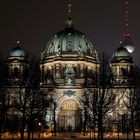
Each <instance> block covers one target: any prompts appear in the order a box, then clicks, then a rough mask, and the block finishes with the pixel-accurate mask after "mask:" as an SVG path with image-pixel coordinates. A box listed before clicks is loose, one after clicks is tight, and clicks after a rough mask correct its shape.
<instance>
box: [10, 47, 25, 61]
mask: <svg viewBox="0 0 140 140" xmlns="http://www.w3.org/2000/svg"><path fill="white" fill-rule="evenodd" d="M25 57H26V53H25V51H24V50H23V49H22V48H21V47H19V46H17V47H15V48H13V50H12V51H10V53H9V59H13V58H16V59H24V58H25Z"/></svg>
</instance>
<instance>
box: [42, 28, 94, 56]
mask: <svg viewBox="0 0 140 140" xmlns="http://www.w3.org/2000/svg"><path fill="white" fill-rule="evenodd" d="M63 54H79V55H87V56H92V57H95V58H96V57H97V52H96V50H95V49H94V47H93V45H92V43H91V41H90V40H89V39H88V38H87V37H86V36H85V35H84V34H83V33H81V32H79V31H77V30H75V29H74V28H73V27H66V28H65V29H64V30H62V31H60V32H58V33H56V34H55V35H54V36H53V37H52V38H51V39H50V41H49V42H48V44H47V45H46V48H45V50H44V52H43V53H42V58H45V57H48V56H52V55H63Z"/></svg>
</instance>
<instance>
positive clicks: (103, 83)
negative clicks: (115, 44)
mask: <svg viewBox="0 0 140 140" xmlns="http://www.w3.org/2000/svg"><path fill="white" fill-rule="evenodd" d="M97 78H99V80H96V81H98V83H97V87H96V88H94V89H87V91H86V92H84V98H85V99H84V103H85V105H86V108H87V109H88V111H87V112H88V113H89V114H87V116H89V118H90V120H92V124H94V126H95V122H96V123H97V128H98V139H101V140H103V124H104V121H103V120H104V118H105V117H106V115H108V114H109V113H111V112H112V111H113V110H114V109H115V108H116V103H115V99H116V95H115V94H114V93H113V90H112V74H111V70H110V67H109V63H108V58H107V57H106V55H105V54H104V53H103V55H102V58H101V64H100V70H99V75H98V77H97Z"/></svg>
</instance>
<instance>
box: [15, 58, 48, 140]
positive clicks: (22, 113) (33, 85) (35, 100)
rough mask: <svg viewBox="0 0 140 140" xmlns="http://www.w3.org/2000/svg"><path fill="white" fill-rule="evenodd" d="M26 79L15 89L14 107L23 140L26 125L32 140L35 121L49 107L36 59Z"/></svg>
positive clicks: (29, 68)
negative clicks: (42, 88)
mask: <svg viewBox="0 0 140 140" xmlns="http://www.w3.org/2000/svg"><path fill="white" fill-rule="evenodd" d="M25 77H26V78H25V79H24V81H22V82H21V84H20V85H19V87H18V88H16V89H15V94H14V100H13V106H12V107H13V108H14V110H15V112H17V114H18V117H19V118H20V121H21V131H20V132H21V140H24V129H25V126H26V125H28V139H30V132H31V130H32V129H33V128H32V126H33V121H34V120H35V118H38V117H39V116H40V115H43V113H44V109H45V107H46V105H47V103H46V94H45V93H44V92H43V91H42V90H41V88H40V71H39V65H38V63H37V62H35V60H34V59H33V60H32V61H31V63H30V64H29V67H28V70H27V72H26V75H25Z"/></svg>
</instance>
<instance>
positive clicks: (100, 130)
mask: <svg viewBox="0 0 140 140" xmlns="http://www.w3.org/2000/svg"><path fill="white" fill-rule="evenodd" d="M98 140H103V116H102V115H101V114H100V115H99V118H98Z"/></svg>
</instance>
